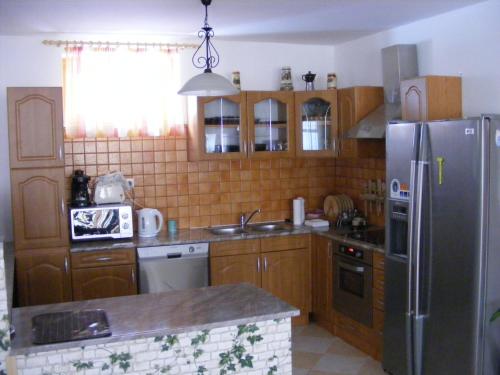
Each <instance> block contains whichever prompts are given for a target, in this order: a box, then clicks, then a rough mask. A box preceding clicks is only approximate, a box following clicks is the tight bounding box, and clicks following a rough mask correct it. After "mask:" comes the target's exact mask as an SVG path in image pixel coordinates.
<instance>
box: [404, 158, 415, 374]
mask: <svg viewBox="0 0 500 375" xmlns="http://www.w3.org/2000/svg"><path fill="white" fill-rule="evenodd" d="M416 164H417V162H416V161H415V160H412V161H411V163H410V202H409V206H408V243H407V258H406V259H407V262H408V267H407V275H408V280H407V288H406V317H405V320H406V330H405V334H406V349H407V351H406V367H407V371H408V375H413V245H414V242H413V241H414V225H415V218H414V217H415V196H416V186H415V183H416V169H417V168H416Z"/></svg>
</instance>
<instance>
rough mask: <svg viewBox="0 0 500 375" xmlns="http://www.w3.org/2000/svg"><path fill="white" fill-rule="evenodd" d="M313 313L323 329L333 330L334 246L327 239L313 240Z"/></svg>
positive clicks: (316, 237) (318, 238)
mask: <svg viewBox="0 0 500 375" xmlns="http://www.w3.org/2000/svg"><path fill="white" fill-rule="evenodd" d="M311 249H312V270H313V272H312V287H313V289H312V297H313V298H312V311H313V316H314V320H315V321H316V323H317V324H318V325H320V326H321V327H323V328H325V329H327V330H329V331H331V330H332V329H333V308H332V300H333V295H332V289H333V263H332V262H333V259H332V256H333V254H332V253H333V246H332V240H331V239H329V238H325V237H320V236H313V238H312V245H311Z"/></svg>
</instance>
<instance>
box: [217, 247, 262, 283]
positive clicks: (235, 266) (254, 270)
mask: <svg viewBox="0 0 500 375" xmlns="http://www.w3.org/2000/svg"><path fill="white" fill-rule="evenodd" d="M233 242H237V241H233ZM260 268H261V259H260V256H259V254H245V255H229V256H222V257H212V258H210V275H211V285H213V286H214V285H223V284H238V283H250V284H253V285H255V286H257V287H260V286H261V282H260V281H261V280H260Z"/></svg>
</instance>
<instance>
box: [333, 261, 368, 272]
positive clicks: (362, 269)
mask: <svg viewBox="0 0 500 375" xmlns="http://www.w3.org/2000/svg"><path fill="white" fill-rule="evenodd" d="M339 267H342V268H345V269H346V270H349V271H352V272H356V273H365V267H356V266H352V265H350V264H347V263H344V262H339Z"/></svg>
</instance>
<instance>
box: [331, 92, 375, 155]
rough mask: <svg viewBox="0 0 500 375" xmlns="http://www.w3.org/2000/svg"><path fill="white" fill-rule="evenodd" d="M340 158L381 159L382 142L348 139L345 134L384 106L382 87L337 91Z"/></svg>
mask: <svg viewBox="0 0 500 375" xmlns="http://www.w3.org/2000/svg"><path fill="white" fill-rule="evenodd" d="M338 103H339V104H338V107H339V134H340V155H339V156H340V157H341V158H383V157H385V143H384V141H383V140H370V139H366V140H364V139H348V138H346V136H347V132H348V131H349V130H350V129H351V128H352V127H353V126H355V125H356V124H357V123H358V122H359V121H360V120H361V119H363V118H364V117H366V116H367V115H368V114H369V113H370V112H372V111H374V110H375V109H377V108H378V107H379V106H381V105H382V104H384V90H383V88H382V87H372V86H356V87H350V88H345V89H340V90H339V91H338Z"/></svg>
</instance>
